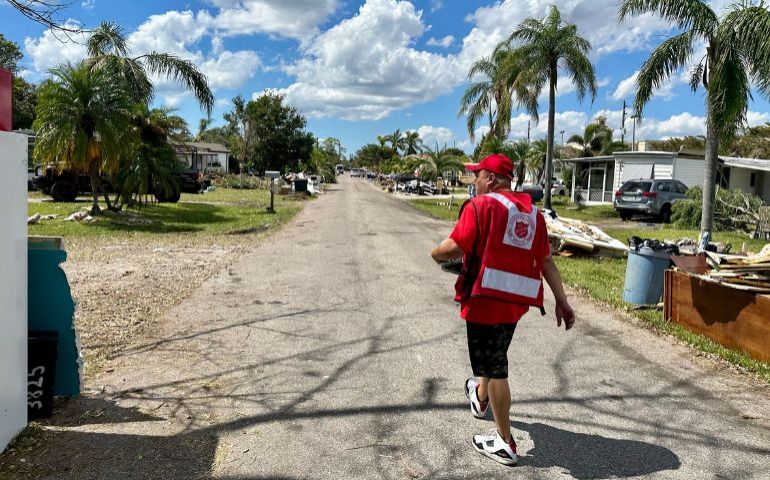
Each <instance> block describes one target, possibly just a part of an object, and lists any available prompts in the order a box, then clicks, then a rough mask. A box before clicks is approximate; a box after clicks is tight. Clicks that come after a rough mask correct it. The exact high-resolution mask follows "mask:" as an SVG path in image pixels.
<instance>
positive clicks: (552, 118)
mask: <svg viewBox="0 0 770 480" xmlns="http://www.w3.org/2000/svg"><path fill="white" fill-rule="evenodd" d="M556 73H557V66H556V62H551V72H550V77H551V78H550V79H549V82H548V137H547V139H546V142H547V146H546V150H545V187H544V188H543V189H544V192H543V194H544V195H545V196H544V197H543V207H544V208H547V209H549V210H550V209H551V177H553V140H554V138H553V137H554V124H555V122H556Z"/></svg>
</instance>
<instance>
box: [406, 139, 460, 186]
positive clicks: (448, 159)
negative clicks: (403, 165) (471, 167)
mask: <svg viewBox="0 0 770 480" xmlns="http://www.w3.org/2000/svg"><path fill="white" fill-rule="evenodd" d="M427 154H428V155H427V156H426V157H424V158H422V157H413V158H415V159H416V162H415V166H416V167H417V169H418V170H419V171H420V173H421V175H420V179H421V180H435V179H436V178H439V177H442V176H443V175H444V172H449V171H463V170H465V163H464V162H463V160H462V158H460V157H456V156H453V155H450V154H449V153H448V152H447V148H446V147H444V148H439V146H438V143H437V144H436V148H435V149H434V150H431V149H428V151H427Z"/></svg>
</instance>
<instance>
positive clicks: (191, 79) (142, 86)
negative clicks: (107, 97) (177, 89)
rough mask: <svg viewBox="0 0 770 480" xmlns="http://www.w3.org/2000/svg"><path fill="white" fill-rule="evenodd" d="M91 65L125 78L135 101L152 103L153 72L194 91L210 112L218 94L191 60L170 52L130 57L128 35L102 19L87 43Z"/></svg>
mask: <svg viewBox="0 0 770 480" xmlns="http://www.w3.org/2000/svg"><path fill="white" fill-rule="evenodd" d="M86 46H87V50H88V56H89V58H88V60H87V65H88V66H89V67H90V68H91V69H92V70H106V71H108V72H110V74H111V75H114V76H117V77H119V78H121V79H122V80H123V81H124V82H125V84H126V85H127V86H128V88H129V91H130V94H131V98H132V99H133V101H134V102H135V103H141V104H145V105H149V104H150V103H151V102H152V99H153V97H154V96H155V88H154V87H153V85H152V82H151V81H150V75H156V76H158V77H161V78H167V79H171V80H173V81H175V82H177V83H181V84H182V85H184V86H185V87H186V88H187V89H188V90H190V91H191V92H192V93H193V95H194V96H195V98H196V99H197V100H198V103H199V104H200V106H201V108H203V110H205V111H206V113H211V109H212V107H213V106H214V95H213V94H212V93H211V89H210V88H209V86H208V83H207V81H206V76H205V75H204V74H203V73H202V72H201V71H200V70H198V67H196V66H195V64H194V63H193V62H191V61H190V60H185V59H182V58H179V57H177V56H175V55H172V54H170V53H161V52H150V53H147V54H144V55H140V56H138V57H132V56H130V53H131V50H130V49H129V46H128V41H127V38H126V34H125V32H124V31H123V29H122V28H121V27H120V26H119V25H117V24H116V23H112V22H102V23H101V24H100V25H99V26H98V27H96V29H95V30H93V31H92V32H91V36H90V37H89V38H88V42H87V45H86Z"/></svg>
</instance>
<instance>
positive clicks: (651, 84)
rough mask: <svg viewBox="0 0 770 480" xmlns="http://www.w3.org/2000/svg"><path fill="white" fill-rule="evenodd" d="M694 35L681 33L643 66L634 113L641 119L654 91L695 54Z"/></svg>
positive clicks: (652, 54) (638, 77)
mask: <svg viewBox="0 0 770 480" xmlns="http://www.w3.org/2000/svg"><path fill="white" fill-rule="evenodd" d="M692 41H693V33H692V32H690V31H687V32H684V33H681V34H679V35H676V36H674V37H671V38H669V39H667V40H666V41H665V42H663V43H661V44H660V45H658V47H657V48H655V50H653V52H652V53H651V54H650V57H649V58H648V59H647V60H646V61H645V62H644V64H642V68H641V69H640V70H639V75H638V76H637V79H636V82H637V85H638V87H639V88H638V90H637V92H636V97H635V98H634V111H635V113H636V115H638V116H639V117H640V118H641V114H642V110H643V109H644V106H645V105H646V104H647V102H649V100H650V98H652V94H653V91H654V90H656V89H658V88H660V87H661V86H662V85H663V83H664V82H665V81H666V80H667V79H668V78H669V77H670V76H671V75H672V74H674V73H675V72H676V71H677V70H679V69H680V68H682V67H684V66H685V65H687V61H688V60H689V59H690V56H692V52H693V46H692V43H693V42H692Z"/></svg>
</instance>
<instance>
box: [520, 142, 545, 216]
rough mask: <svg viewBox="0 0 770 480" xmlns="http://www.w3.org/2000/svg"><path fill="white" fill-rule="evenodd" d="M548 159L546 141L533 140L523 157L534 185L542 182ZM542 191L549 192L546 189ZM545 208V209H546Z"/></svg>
mask: <svg viewBox="0 0 770 480" xmlns="http://www.w3.org/2000/svg"><path fill="white" fill-rule="evenodd" d="M547 159H548V141H547V140H544V139H540V140H535V141H534V142H532V143H531V144H530V145H529V150H528V151H527V154H526V156H525V164H526V170H527V172H528V173H529V175H530V177H532V178H533V179H534V182H535V183H542V182H543V174H544V173H546V164H547V161H548V160H547ZM544 190H549V191H550V190H551V189H550V188H546V189H544ZM544 206H545V205H544ZM546 208H547V207H546Z"/></svg>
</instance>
